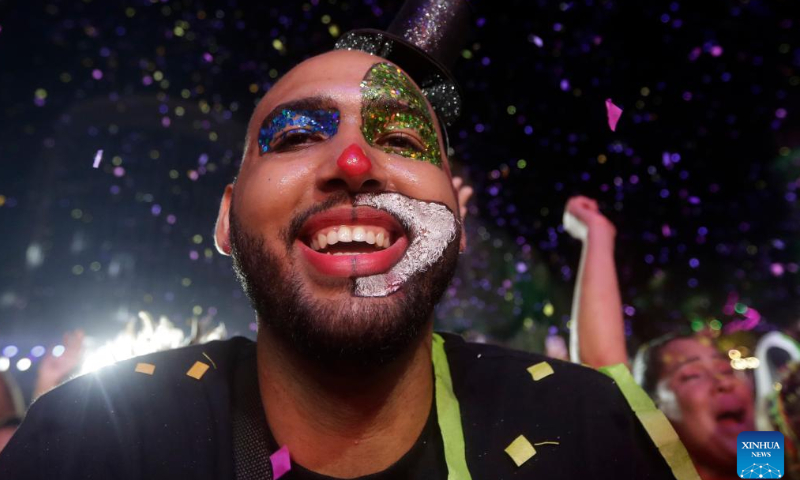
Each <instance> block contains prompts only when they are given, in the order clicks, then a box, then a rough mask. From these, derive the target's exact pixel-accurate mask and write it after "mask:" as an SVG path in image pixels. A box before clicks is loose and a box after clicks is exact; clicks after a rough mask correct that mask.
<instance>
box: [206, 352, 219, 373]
mask: <svg viewBox="0 0 800 480" xmlns="http://www.w3.org/2000/svg"><path fill="white" fill-rule="evenodd" d="M203 356H204V357H206V359H207V360H208V361H209V362H211V365H212V366H213V367H214V370H216V369H217V364H216V363H214V360H211V357H209V356H208V354H207V353H206V352H203Z"/></svg>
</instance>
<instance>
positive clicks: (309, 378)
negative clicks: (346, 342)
mask: <svg viewBox="0 0 800 480" xmlns="http://www.w3.org/2000/svg"><path fill="white" fill-rule="evenodd" d="M431 335H432V327H429V328H428V330H427V331H426V333H425V334H424V335H422V336H421V338H420V340H419V341H418V342H417V343H415V344H414V345H413V346H412V348H411V349H410V350H409V351H408V352H407V353H406V354H405V355H403V356H401V357H400V358H398V359H395V360H394V361H393V362H392V363H390V364H387V365H384V366H381V367H376V368H372V369H369V370H359V371H350V372H348V373H344V374H343V373H342V372H341V371H338V372H335V371H331V370H332V369H329V368H326V367H325V366H324V365H322V364H320V363H319V362H317V361H314V360H309V359H307V358H302V357H300V356H299V355H298V354H297V353H296V351H294V350H293V349H291V348H290V347H288V346H286V345H285V344H283V343H282V342H281V340H280V339H279V338H276V337H275V336H273V335H271V334H270V332H269V331H268V329H266V328H262V329H261V330H260V331H259V334H258V347H257V348H258V379H259V388H260V391H261V399H262V403H263V405H264V412H265V413H266V416H267V421H268V422H269V427H270V429H271V431H272V434H273V436H274V437H275V440H276V441H277V442H278V444H279V445H287V446H288V447H289V451H290V453H291V456H292V459H293V460H294V461H295V462H297V463H299V464H300V465H302V466H303V467H305V468H307V469H309V470H312V471H314V472H317V473H320V474H323V475H329V476H332V477H339V478H354V477H358V476H362V475H368V474H370V473H375V472H379V471H382V470H384V469H386V468H388V467H389V466H391V465H392V464H393V463H394V462H396V461H397V460H399V459H400V457H402V456H403V455H404V454H405V453H406V452H407V451H408V450H410V449H411V447H412V446H413V445H414V443H415V442H416V440H417V438H418V437H419V435H420V433H421V432H422V429H423V427H424V426H425V422H426V420H427V418H428V415H429V414H430V409H431V405H432V402H433V373H432V367H431Z"/></svg>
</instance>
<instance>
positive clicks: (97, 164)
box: [92, 149, 103, 168]
mask: <svg viewBox="0 0 800 480" xmlns="http://www.w3.org/2000/svg"><path fill="white" fill-rule="evenodd" d="M102 161H103V150H102V149H100V150H98V151H97V153H95V154H94V163H93V164H92V167H93V168H99V167H100V162H102Z"/></svg>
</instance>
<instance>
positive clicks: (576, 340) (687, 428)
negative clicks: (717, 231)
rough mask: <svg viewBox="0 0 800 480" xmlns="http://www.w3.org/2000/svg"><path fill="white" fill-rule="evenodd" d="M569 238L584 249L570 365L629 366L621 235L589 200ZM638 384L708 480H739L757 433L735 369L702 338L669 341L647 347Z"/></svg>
mask: <svg viewBox="0 0 800 480" xmlns="http://www.w3.org/2000/svg"><path fill="white" fill-rule="evenodd" d="M564 228H565V230H566V231H567V232H568V233H569V234H570V235H572V236H573V237H575V238H576V239H578V240H581V242H582V243H583V251H582V254H581V265H580V268H579V271H578V278H577V280H576V284H575V295H574V298H573V310H572V322H573V323H572V329H571V332H570V335H571V338H570V345H571V352H570V353H571V358H572V359H573V361H577V362H581V363H585V364H587V365H589V366H591V367H594V368H599V367H603V366H607V365H613V364H617V363H625V364H628V363H629V360H628V354H627V350H626V347H625V328H624V322H623V318H622V302H621V300H620V292H619V282H618V281H617V273H616V266H615V264H614V241H615V237H616V229H615V228H614V225H613V224H612V223H611V222H610V221H609V220H608V219H607V218H606V217H605V216H603V214H602V213H600V210H599V208H598V205H597V202H595V201H594V200H592V199H590V198H586V197H573V198H571V199H570V200H569V201H568V202H567V205H566V207H565V212H564ZM634 377H635V378H636V380H637V382H638V383H639V384H640V385H641V386H642V388H643V389H644V390H645V391H646V392H647V393H648V394H649V395H650V397H651V398H652V399H653V401H654V402H655V404H656V406H658V408H659V409H661V411H662V412H663V413H664V415H665V416H666V417H667V419H668V420H669V421H670V423H671V424H672V426H673V428H674V429H675V431H676V432H677V434H678V436H679V437H680V439H681V441H682V442H683V444H684V445H685V446H686V449H687V450H688V452H689V455H690V456H691V458H692V461H693V463H694V465H695V468H696V469H697V472H698V473H699V474H700V477H701V478H702V479H703V480H721V479H728V478H730V479H734V478H739V477H738V475H737V474H736V437H737V436H738V435H739V433H741V432H743V431H747V430H753V429H754V428H755V427H754V421H753V409H754V401H753V389H752V386H751V385H750V383H749V381H747V380H746V379H742V378H740V377H739V376H738V375H736V373H735V372H734V370H733V368H732V367H731V365H730V361H729V360H728V359H727V358H726V357H725V356H723V355H722V354H721V353H720V352H719V351H718V350H717V349H716V348H714V347H713V345H712V342H711V341H710V340H709V339H707V338H705V337H701V336H693V335H679V334H675V335H670V336H667V337H662V338H661V339H658V340H656V341H653V342H651V343H650V344H649V345H647V346H645V347H644V348H643V349H642V350H641V351H640V352H639V354H638V355H637V358H636V361H635V362H634Z"/></svg>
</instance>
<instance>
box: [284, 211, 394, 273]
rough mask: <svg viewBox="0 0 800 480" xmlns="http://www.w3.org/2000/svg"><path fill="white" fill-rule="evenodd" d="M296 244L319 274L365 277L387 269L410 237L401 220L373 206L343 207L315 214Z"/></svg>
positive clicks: (305, 225)
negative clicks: (401, 224) (400, 222)
mask: <svg viewBox="0 0 800 480" xmlns="http://www.w3.org/2000/svg"><path fill="white" fill-rule="evenodd" d="M296 243H297V244H299V246H300V250H301V251H302V253H303V256H304V257H305V259H306V260H307V261H308V263H309V264H311V266H312V267H314V268H315V269H316V270H317V271H318V272H319V273H321V274H323V275H329V276H334V277H362V276H369V275H377V274H380V273H384V272H386V271H388V270H389V269H390V268H392V266H394V264H396V263H397V262H398V261H399V260H400V258H401V257H402V256H403V253H404V252H405V250H406V248H407V247H408V244H409V240H408V236H407V234H406V232H405V231H404V229H403V228H402V227H401V226H400V224H399V222H398V221H397V220H395V219H394V217H392V216H391V215H389V214H388V213H386V212H383V211H380V210H376V209H374V208H370V207H355V208H352V207H343V208H336V209H331V210H326V211H324V212H322V213H319V214H317V215H314V216H312V217H311V218H309V219H308V221H306V223H305V224H304V225H303V228H302V229H301V230H300V234H299V236H298V239H297V240H296Z"/></svg>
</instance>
